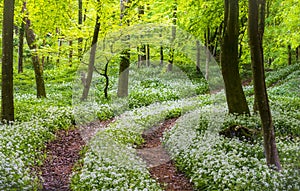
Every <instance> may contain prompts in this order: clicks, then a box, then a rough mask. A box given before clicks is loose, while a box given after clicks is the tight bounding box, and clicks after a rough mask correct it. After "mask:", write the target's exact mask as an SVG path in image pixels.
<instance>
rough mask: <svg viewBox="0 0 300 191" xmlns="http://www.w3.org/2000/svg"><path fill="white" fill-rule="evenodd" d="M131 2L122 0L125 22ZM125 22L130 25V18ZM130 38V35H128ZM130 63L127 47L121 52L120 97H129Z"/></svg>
mask: <svg viewBox="0 0 300 191" xmlns="http://www.w3.org/2000/svg"><path fill="white" fill-rule="evenodd" d="M128 3H130V0H121V4H120V7H121V15H120V19H121V22H124V21H123V20H124V16H125V15H126V9H127V8H128V7H127V4H128ZM125 23H126V24H127V25H129V20H125ZM127 38H128V39H129V38H130V37H129V36H128V37H127ZM129 65H130V52H129V47H128V48H125V49H124V50H123V51H122V53H121V61H120V67H119V81H118V92H117V95H118V97H127V96H128V80H129V79H128V78H129Z"/></svg>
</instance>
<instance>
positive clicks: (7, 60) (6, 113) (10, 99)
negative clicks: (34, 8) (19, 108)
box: [1, 0, 15, 122]
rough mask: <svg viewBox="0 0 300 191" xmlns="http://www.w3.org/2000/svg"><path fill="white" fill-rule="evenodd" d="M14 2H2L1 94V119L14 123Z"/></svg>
mask: <svg viewBox="0 0 300 191" xmlns="http://www.w3.org/2000/svg"><path fill="white" fill-rule="evenodd" d="M14 3H15V2H14V0H4V8H3V27H2V94H1V99H2V102H1V108H2V109H1V111H2V112H1V119H2V121H5V122H8V121H14V94H13V24H14Z"/></svg>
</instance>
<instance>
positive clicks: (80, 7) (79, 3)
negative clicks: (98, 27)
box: [78, 0, 83, 59]
mask: <svg viewBox="0 0 300 191" xmlns="http://www.w3.org/2000/svg"><path fill="white" fill-rule="evenodd" d="M82 19H83V18H82V0H78V28H79V30H81V25H82ZM82 41H83V38H82V37H80V38H78V57H79V59H81V58H82Z"/></svg>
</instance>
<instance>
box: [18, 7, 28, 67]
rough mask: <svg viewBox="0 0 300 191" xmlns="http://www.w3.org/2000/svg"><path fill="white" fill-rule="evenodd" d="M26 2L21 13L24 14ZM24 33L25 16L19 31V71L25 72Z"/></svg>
mask: <svg viewBox="0 0 300 191" xmlns="http://www.w3.org/2000/svg"><path fill="white" fill-rule="evenodd" d="M25 8H26V2H23V7H22V11H21V14H24V12H25ZM24 34H25V17H24V16H23V17H22V23H21V27H20V33H19V49H18V54H19V56H18V73H23V52H24V51H23V50H24Z"/></svg>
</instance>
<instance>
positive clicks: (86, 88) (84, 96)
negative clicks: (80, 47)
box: [81, 0, 100, 100]
mask: <svg viewBox="0 0 300 191" xmlns="http://www.w3.org/2000/svg"><path fill="white" fill-rule="evenodd" d="M97 2H98V3H99V2H100V0H98V1H97ZM99 31H100V16H99V14H97V17H96V24H95V28H94V35H93V40H92V45H91V52H90V59H89V66H88V74H87V77H86V82H85V83H84V89H83V93H82V96H81V100H86V99H87V97H88V94H89V91H90V87H91V83H92V79H93V72H94V66H95V55H96V49H97V42H98V35H99Z"/></svg>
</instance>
